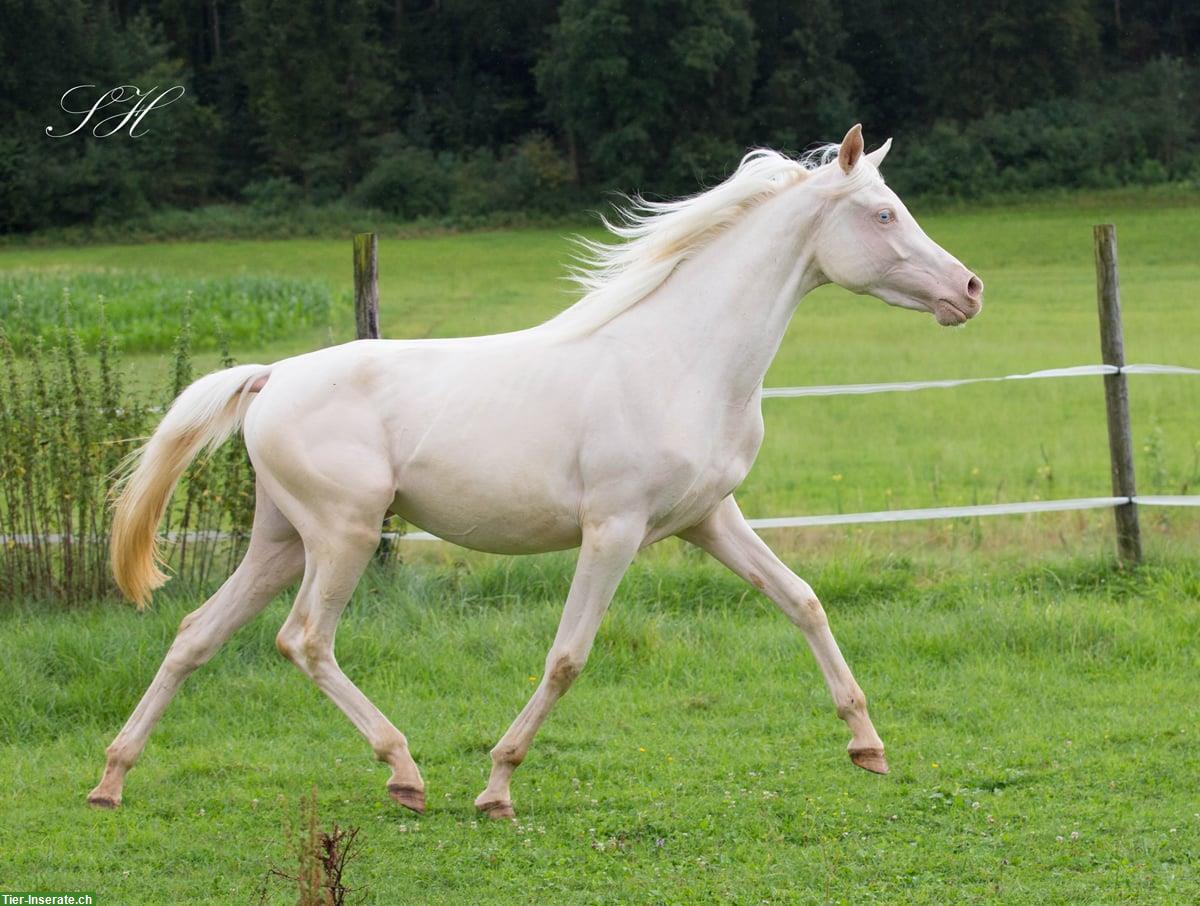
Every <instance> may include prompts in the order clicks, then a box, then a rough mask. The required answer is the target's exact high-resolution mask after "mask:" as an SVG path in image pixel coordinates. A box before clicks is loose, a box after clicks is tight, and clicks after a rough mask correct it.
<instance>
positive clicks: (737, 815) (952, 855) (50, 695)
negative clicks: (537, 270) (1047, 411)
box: [0, 543, 1200, 906]
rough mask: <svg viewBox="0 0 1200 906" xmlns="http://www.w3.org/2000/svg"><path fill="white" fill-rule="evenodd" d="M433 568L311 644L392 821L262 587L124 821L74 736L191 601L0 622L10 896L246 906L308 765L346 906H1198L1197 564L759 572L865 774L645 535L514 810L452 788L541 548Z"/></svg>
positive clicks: (539, 573)
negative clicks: (374, 717)
mask: <svg viewBox="0 0 1200 906" xmlns="http://www.w3.org/2000/svg"><path fill="white" fill-rule="evenodd" d="M875 550H876V551H878V550H880V549H879V548H876V549H875ZM429 557H430V558H431V559H430V561H429V562H416V563H410V564H408V565H406V567H405V568H404V569H402V570H399V571H396V570H386V571H378V572H372V573H370V574H369V575H368V577H367V579H366V580H365V581H364V583H363V584H362V586H361V587H360V589H359V591H358V592H357V594H356V595H355V597H354V600H353V601H352V602H351V604H350V607H349V610H348V612H347V614H346V616H345V618H344V619H343V621H342V625H341V629H340V631H339V634H338V659H339V661H340V663H341V664H342V665H343V666H344V667H345V669H346V670H347V671H348V672H349V674H350V676H351V678H352V679H354V681H355V682H357V683H359V684H360V685H361V687H362V688H363V690H364V691H365V692H366V694H367V695H369V696H370V697H371V698H372V699H373V700H374V701H375V702H377V703H378V704H379V705H380V706H381V707H382V708H383V709H384V711H385V712H386V713H388V715H389V716H390V717H391V718H392V719H393V720H394V721H395V723H396V724H397V726H399V727H400V728H402V729H403V730H404V732H405V733H406V734H407V735H408V738H409V740H410V744H411V746H412V750H413V753H414V755H415V757H416V759H417V761H418V763H419V764H420V766H421V769H422V772H423V774H424V777H425V780H426V783H427V785H428V796H429V803H430V805H429V810H428V812H427V814H426V815H425V816H424V817H422V818H418V817H416V816H414V815H413V814H412V813H410V812H406V811H404V810H402V809H400V808H399V807H398V806H396V805H395V804H394V803H393V802H391V800H390V799H389V798H388V797H387V794H386V792H385V791H384V784H385V782H386V779H387V771H386V770H385V769H384V768H383V767H382V766H381V765H379V764H378V763H376V762H375V761H374V760H373V758H372V755H371V753H370V751H369V749H368V748H367V746H366V744H365V743H364V742H363V741H362V739H361V738H360V737H359V736H358V734H357V732H356V731H355V730H354V729H353V727H352V726H351V725H350V723H349V722H348V721H347V720H346V719H345V718H344V717H343V716H342V715H341V714H340V713H339V712H338V711H337V710H336V709H335V708H334V707H333V706H332V705H331V704H330V703H329V702H328V701H327V700H325V699H324V697H323V696H322V695H321V694H320V693H319V692H318V691H317V690H316V688H315V687H314V686H313V685H312V683H311V682H309V681H308V680H307V679H306V678H304V677H303V676H302V675H301V674H300V673H299V672H298V671H296V670H295V668H294V667H292V666H291V665H290V664H288V663H287V662H286V661H284V660H283V659H282V658H280V657H279V655H278V653H277V652H276V651H275V646H274V644H273V639H274V635H275V632H276V631H277V629H278V627H279V625H280V623H281V622H282V620H283V617H284V614H285V613H286V609H287V607H288V605H289V602H288V600H286V597H285V598H284V599H281V600H279V601H276V602H275V603H274V604H273V605H272V606H271V607H270V608H269V609H268V610H267V612H266V614H265V615H264V616H262V617H260V618H259V619H258V620H256V621H255V622H254V623H252V624H251V625H250V626H249V627H247V628H246V629H245V630H243V631H242V632H241V633H240V634H239V635H238V636H236V637H235V638H234V640H233V641H232V642H230V643H229V644H228V645H227V646H226V647H225V649H224V650H222V651H221V652H220V653H219V654H218V655H217V656H216V658H215V659H214V660H213V661H212V662H210V663H209V664H208V665H206V666H205V667H204V668H202V670H201V671H200V672H198V673H197V674H196V675H195V676H194V677H193V678H192V679H191V680H189V682H188V685H187V686H186V688H185V689H184V690H183V692H182V693H181V694H180V695H179V696H178V698H177V699H176V700H175V702H174V704H173V705H172V706H171V708H170V710H169V711H168V712H167V715H166V717H165V718H164V720H163V721H162V723H161V725H160V726H159V728H158V729H157V730H156V732H155V734H154V735H153V737H152V738H151V740H150V743H149V746H148V747H147V749H146V752H145V754H144V756H143V758H142V760H141V761H140V762H139V764H138V766H137V767H136V768H135V769H134V771H133V772H132V773H131V774H130V777H129V782H128V784H127V786H126V790H125V801H124V804H123V805H122V807H121V809H120V810H119V811H117V812H97V811H94V810H91V809H88V808H87V807H86V805H85V804H84V798H85V796H86V794H87V791H88V789H90V787H91V786H92V784H94V783H95V781H96V778H97V777H98V774H99V770H100V767H101V766H102V762H103V749H104V746H105V745H106V744H107V742H108V740H109V739H110V737H111V736H112V734H113V733H114V731H115V730H116V728H117V727H118V726H119V725H120V724H121V722H122V721H123V720H124V719H125V717H126V715H127V714H128V712H129V710H130V708H132V706H133V704H134V703H135V701H136V700H137V697H138V696H139V695H140V694H141V692H142V690H143V689H144V687H145V686H146V684H147V683H148V682H149V680H150V678H151V676H152V675H153V673H154V671H155V670H156V669H157V666H158V662H159V660H160V658H161V656H162V653H163V651H164V650H165V648H166V645H167V644H168V642H169V640H170V639H171V637H172V635H173V634H174V631H175V629H176V627H177V625H178V623H179V620H180V618H181V617H182V616H183V615H184V613H185V612H186V611H188V610H190V609H191V608H192V607H194V606H195V603H196V602H195V599H194V598H191V597H187V596H184V597H180V596H178V595H174V594H172V593H170V592H168V593H167V594H165V595H161V596H160V597H159V599H158V600H157V601H156V603H155V606H154V608H153V609H152V610H151V611H149V612H148V613H146V614H144V615H137V614H135V613H133V612H132V611H131V610H129V609H122V608H113V607H107V606H100V605H95V606H89V607H85V608H82V609H76V610H73V611H69V612H64V611H62V610H60V609H56V608H47V607H43V606H40V605H36V604H32V603H31V604H27V605H25V606H22V607H18V608H12V607H9V608H7V609H6V610H5V612H4V614H3V616H2V617H0V659H3V661H4V663H5V664H6V665H7V666H6V669H5V670H4V671H3V672H0V738H2V739H3V742H2V743H0V755H2V757H0V814H2V815H3V816H4V825H5V827H6V837H5V845H4V848H3V852H2V853H0V873H2V874H3V876H4V878H5V879H6V883H9V884H14V885H19V886H21V887H25V888H30V889H88V890H93V891H96V892H97V893H98V894H99V895H100V896H101V900H100V902H110V903H118V902H122V903H123V902H138V903H145V904H157V903H164V904H165V903H178V902H197V901H201V900H210V901H213V902H222V903H248V902H255V901H256V897H257V892H258V890H259V889H260V887H261V885H262V882H263V879H264V875H265V874H266V872H267V871H268V869H269V868H271V867H273V866H276V865H284V866H286V865H289V864H294V857H293V856H291V848H290V845H289V843H288V840H287V837H286V836H285V834H284V833H283V832H282V830H281V829H282V827H283V826H284V825H288V824H292V823H293V822H294V815H295V812H296V802H297V800H298V799H299V798H300V797H302V796H304V795H306V794H308V792H309V791H310V789H311V787H312V786H313V785H314V784H315V785H316V786H317V788H318V797H319V803H320V813H321V816H322V821H323V822H324V825H323V826H327V825H328V823H329V822H336V823H337V824H338V825H340V826H342V827H359V828H360V829H361V831H360V834H359V837H358V841H357V847H356V848H357V851H358V852H359V856H358V857H357V859H356V860H355V861H354V862H352V863H351V864H350V866H349V867H348V868H347V871H346V875H345V882H346V884H347V885H349V886H351V887H361V888H365V891H364V899H363V900H362V902H366V903H379V904H384V903H429V904H443V903H444V904H458V903H463V902H475V903H498V904H499V903H545V902H556V903H613V904H616V903H629V902H655V903H679V904H693V903H718V902H719V903H731V902H732V903H762V902H767V903H780V904H783V903H788V904H791V903H848V902H855V903H864V902H866V903H898V902H904V903H928V904H943V903H946V902H985V901H987V902H992V901H995V902H1004V903H1028V904H1038V906H1041V904H1073V903H1081V902H1087V903H1122V904H1128V903H1163V904H1178V903H1187V902H1194V901H1195V900H1196V899H1197V898H1200V814H1198V804H1197V801H1196V797H1195V778H1196V776H1197V774H1198V772H1200V755H1198V753H1200V747H1198V746H1197V739H1196V735H1197V727H1198V726H1200V710H1198V705H1197V698H1196V695H1195V692H1196V681H1195V677H1196V676H1197V671H1198V670H1200V661H1198V660H1197V652H1196V648H1195V645H1194V640H1195V639H1196V638H1197V637H1200V584H1198V581H1197V576H1198V575H1200V572H1198V568H1200V562H1197V560H1196V558H1195V552H1194V550H1193V551H1192V552H1191V553H1190V554H1176V555H1175V556H1172V557H1170V558H1169V559H1166V560H1156V561H1155V562H1152V563H1150V564H1149V565H1147V566H1145V567H1143V568H1141V569H1139V570H1136V571H1133V572H1122V571H1119V570H1116V569H1115V568H1114V567H1113V566H1112V565H1111V560H1110V558H1108V557H1106V556H1105V557H1099V558H1093V557H1088V558H1077V559H1065V558H1063V557H1062V556H1061V555H1055V554H1052V555H1051V557H1050V558H1049V559H1044V558H1043V556H1042V555H1041V554H1039V553H1036V552H1028V551H1027V552H1023V553H1021V554H1020V555H1019V557H1013V558H1010V559H997V558H994V557H993V558H982V557H973V558H970V559H964V558H960V557H943V558H938V557H931V556H928V555H924V556H922V558H921V559H920V560H916V559H911V558H906V557H893V556H888V555H886V554H882V553H878V552H870V551H868V550H860V551H857V552H856V551H854V550H847V549H846V548H845V547H843V549H842V554H841V555H840V556H838V557H836V558H828V559H826V560H825V561H824V562H823V563H820V564H813V563H810V562H806V561H800V560H797V559H796V558H794V557H792V558H789V559H791V560H792V562H793V563H794V565H795V566H796V567H797V568H799V569H801V570H802V571H803V572H804V574H805V575H806V576H807V577H808V578H809V579H810V580H811V581H812V582H813V584H814V585H815V586H816V587H817V588H818V589H819V590H820V591H821V594H822V596H823V598H824V601H825V605H826V608H827V610H828V611H829V614H830V619H831V621H832V625H833V628H834V631H835V632H836V634H837V636H838V639H839V641H840V643H841V646H842V649H843V651H844V652H845V654H846V656H847V658H848V659H849V661H850V663H851V665H852V667H853V668H854V670H855V672H856V675H857V677H858V679H859V682H860V683H861V684H862V685H863V687H864V688H865V690H866V691H867V694H868V696H869V697H870V700H871V710H872V715H873V717H874V720H875V723H876V725H877V726H878V728H879V730H880V733H881V734H882V736H883V738H884V740H885V742H886V743H887V745H888V755H889V760H890V762H891V765H892V773H891V774H890V775H888V776H887V777H878V776H874V775H869V774H867V773H865V772H863V771H860V770H858V769H856V768H854V767H853V766H852V765H851V764H850V762H849V759H847V758H846V755H845V752H844V747H845V744H846V741H847V738H848V737H847V734H846V732H845V729H844V727H843V726H842V724H841V722H840V721H838V720H837V718H836V716H835V715H834V713H833V708H832V706H831V705H830V703H829V699H828V693H827V692H826V691H825V688H824V686H823V683H822V681H821V677H820V673H819V672H818V670H817V669H816V667H815V665H814V663H813V661H812V658H811V656H810V654H809V653H808V651H807V649H806V646H805V644H804V641H803V638H802V636H801V635H800V634H799V633H798V632H797V631H796V630H795V629H794V628H793V627H792V626H791V624H790V623H788V622H787V620H786V619H784V618H783V617H782V616H781V615H780V614H779V613H778V612H777V611H776V610H775V609H774V607H773V606H772V605H770V604H769V602H767V601H766V600H765V599H764V598H762V597H761V596H759V595H758V594H757V593H756V592H754V591H753V590H752V589H750V588H748V587H747V586H745V585H744V584H742V583H740V582H739V581H738V580H736V579H734V578H733V577H732V576H731V575H729V574H727V573H726V572H724V571H723V570H722V569H721V568H720V567H718V566H716V565H715V564H713V563H711V562H709V561H706V560H704V559H702V558H701V557H699V556H696V555H694V554H690V553H688V552H686V551H685V550H684V549H683V548H682V546H679V545H676V544H674V543H671V544H669V545H667V546H665V547H662V548H658V549H655V550H652V551H650V552H649V553H648V554H646V555H644V556H643V557H642V558H641V559H640V560H639V562H638V563H637V564H635V566H634V568H633V569H632V571H631V572H630V574H629V575H628V576H627V577H626V579H625V581H624V582H623V584H622V586H621V589H620V590H619V592H618V594H617V597H616V600H615V601H614V603H613V605H612V609H611V611H610V613H609V615H608V617H607V618H606V621H605V624H604V626H603V627H602V629H601V631H600V635H599V638H598V640H597V643H596V646H595V649H594V651H593V653H592V657H591V660H590V662H589V664H588V667H587V670H586V671H585V672H584V675H583V676H582V677H581V678H580V680H579V681H578V682H577V683H576V684H575V686H574V687H573V688H572V690H571V693H570V694H569V695H568V696H567V697H566V698H565V699H563V701H562V702H561V703H560V704H559V706H558V708H557V709H556V711H555V713H554V715H553V717H552V718H551V719H550V721H549V722H548V723H547V724H546V726H545V727H544V728H543V730H542V732H541V734H540V735H539V738H538V741H537V744H536V745H535V746H534V747H533V749H532V751H531V753H530V755H529V757H528V758H527V759H526V761H525V763H524V765H523V766H522V767H521V769H520V770H519V771H518V773H517V775H516V777H515V779H514V787H513V790H514V797H515V801H516V806H517V809H518V815H519V818H518V820H517V822H516V823H512V824H510V823H507V822H503V823H493V822H488V821H487V820H480V819H479V816H478V815H477V813H476V812H475V809H474V807H473V806H472V799H473V797H474V796H475V795H476V794H477V793H478V792H479V791H480V790H481V789H482V788H483V785H484V783H485V781H486V777H487V770H488V766H489V764H490V762H489V759H488V756H487V752H488V749H489V748H490V747H491V746H492V745H493V744H494V742H495V740H496V739H497V738H498V737H499V735H500V733H501V732H503V729H504V728H505V727H506V726H507V724H508V722H509V721H511V720H512V718H513V717H514V716H515V715H516V713H517V711H518V710H519V709H520V708H521V706H522V704H523V703H524V701H525V699H526V698H527V697H528V695H529V694H530V692H531V691H532V689H533V685H534V683H535V682H536V680H537V677H538V674H539V673H540V672H541V665H542V663H543V659H544V656H545V651H546V648H547V646H548V644H549V641H550V639H551V638H552V636H553V633H554V626H555V623H556V621H557V619H558V614H559V611H560V609H561V602H562V596H563V593H564V591H565V588H566V585H567V582H568V579H569V576H570V571H571V565H572V559H571V557H570V556H568V555H551V556H545V557H536V558H526V559H519V560H517V559H512V560H500V559H492V558H483V557H473V556H469V555H461V554H450V553H447V554H445V555H442V554H433V553H432V552H431V553H430V554H429ZM423 559H424V558H422V560H423ZM270 890H271V892H270V899H269V900H268V902H272V903H285V902H295V895H294V893H292V894H289V893H288V890H287V888H286V886H284V885H272V886H271V888H270Z"/></svg>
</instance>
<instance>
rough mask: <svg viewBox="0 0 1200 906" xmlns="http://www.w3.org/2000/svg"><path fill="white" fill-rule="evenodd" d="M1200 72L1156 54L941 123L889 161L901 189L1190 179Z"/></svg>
mask: <svg viewBox="0 0 1200 906" xmlns="http://www.w3.org/2000/svg"><path fill="white" fill-rule="evenodd" d="M1198 135H1200V75H1198V74H1197V70H1196V69H1194V68H1190V67H1188V66H1186V65H1185V64H1183V63H1182V62H1181V61H1179V60H1173V59H1169V58H1164V59H1160V60H1157V61H1155V62H1153V63H1150V64H1148V65H1147V66H1145V67H1144V68H1143V69H1141V70H1139V71H1138V72H1134V73H1126V74H1123V75H1119V76H1114V77H1112V78H1109V79H1107V80H1105V81H1102V82H1100V83H1098V84H1097V85H1096V86H1094V87H1093V89H1092V90H1091V92H1090V93H1089V94H1087V95H1085V96H1084V97H1081V98H1077V99H1053V100H1049V101H1045V102H1043V103H1041V104H1038V105H1035V106H1032V107H1027V108H1024V109H1021V110H1014V111H1012V112H1010V113H1004V114H993V115H990V116H985V117H982V118H980V119H978V120H974V121H972V122H970V123H967V124H965V125H962V124H957V123H949V122H943V123H939V124H937V125H936V126H935V127H934V128H933V129H931V130H930V131H929V132H928V133H927V134H925V135H922V136H914V137H912V138H909V139H906V140H905V145H904V153H903V154H901V155H897V157H896V158H895V160H894V162H889V165H888V176H889V180H890V181H891V182H892V183H893V184H894V185H895V186H896V187H897V189H898V190H900V191H901V192H908V193H915V194H930V195H964V196H978V195H984V194H1004V193H1028V192H1037V191H1042V190H1045V189H1051V188H1108V187H1113V186H1120V185H1136V184H1147V183H1159V182H1168V181H1177V180H1186V179H1194V178H1195V177H1196V174H1197V172H1200V156H1198V155H1197V154H1196V153H1195V152H1194V151H1193V150H1192V148H1194V145H1195V139H1196V137H1197V136H1198Z"/></svg>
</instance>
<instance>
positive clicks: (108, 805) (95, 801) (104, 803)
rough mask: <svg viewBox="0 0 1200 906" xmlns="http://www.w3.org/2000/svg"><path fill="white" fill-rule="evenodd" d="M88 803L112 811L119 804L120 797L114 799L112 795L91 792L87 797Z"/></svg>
mask: <svg viewBox="0 0 1200 906" xmlns="http://www.w3.org/2000/svg"><path fill="white" fill-rule="evenodd" d="M87 801H88V805H90V806H91V807H92V808H103V809H108V810H109V811H112V810H113V809H115V808H116V807H117V806H119V805H120V804H121V800H120V799H114V798H113V797H112V796H105V795H103V794H96V793H92V794H90V795H89V796H88V798H87Z"/></svg>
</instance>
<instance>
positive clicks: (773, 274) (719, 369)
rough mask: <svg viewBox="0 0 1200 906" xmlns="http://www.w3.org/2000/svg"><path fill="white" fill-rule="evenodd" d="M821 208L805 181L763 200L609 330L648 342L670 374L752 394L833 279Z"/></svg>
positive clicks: (736, 394)
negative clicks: (799, 315)
mask: <svg viewBox="0 0 1200 906" xmlns="http://www.w3.org/2000/svg"><path fill="white" fill-rule="evenodd" d="M819 210H820V200H819V199H818V198H816V197H815V196H814V195H813V193H812V192H811V191H808V190H807V187H806V186H804V185H803V184H801V185H799V186H794V187H792V188H790V189H787V190H785V191H783V192H781V193H780V194H779V195H777V196H775V197H774V198H771V199H768V200H767V201H764V202H762V203H761V204H760V205H758V206H757V207H756V208H754V209H752V210H751V211H749V212H747V214H746V215H745V216H744V217H743V218H742V219H741V220H740V221H739V222H738V223H737V224H735V225H734V226H732V227H730V228H729V229H728V230H726V231H725V232H723V233H722V234H720V235H719V236H717V237H716V238H715V239H713V240H712V241H711V242H709V243H708V244H707V245H706V246H705V247H704V248H703V249H702V250H701V251H700V252H698V253H697V254H696V256H695V257H694V258H691V259H688V260H687V261H685V262H684V263H683V264H681V265H680V266H679V267H678V268H677V269H676V271H675V272H674V273H673V274H672V275H671V276H670V278H668V279H667V281H666V282H664V283H663V284H662V286H660V287H659V288H658V289H656V290H655V291H654V292H653V293H651V294H650V295H649V296H647V297H646V298H645V299H643V300H642V301H641V302H639V303H638V304H636V305H634V306H632V307H631V308H629V309H628V310H626V311H625V312H623V313H622V314H621V315H619V316H617V317H616V318H614V319H613V320H612V321H610V322H609V323H608V324H606V325H605V326H604V328H603V332H604V333H605V334H606V335H607V336H611V337H617V338H620V339H622V340H624V341H627V342H632V343H639V344H642V345H646V346H647V347H648V348H649V350H650V351H651V352H650V354H652V355H653V356H654V357H655V360H656V361H658V362H660V363H661V367H662V368H663V369H664V370H665V372H666V373H664V377H668V378H669V379H673V380H687V381H691V382H704V383H710V382H715V383H716V384H717V385H718V388H717V389H718V392H719V393H721V394H722V395H723V396H725V398H726V399H727V400H728V401H730V402H734V403H736V402H741V401H746V400H748V399H750V398H751V397H752V396H753V395H754V394H755V393H756V392H757V391H758V390H759V388H761V387H762V382H763V378H764V377H765V376H766V373H767V368H769V367H770V365H771V361H772V360H773V359H774V358H775V354H776V352H777V351H778V350H779V345H780V343H781V342H782V341H783V335H784V332H785V331H786V330H787V326H788V322H789V321H790V319H791V317H792V313H793V312H794V311H795V309H796V305H797V304H798V303H799V301H800V299H801V297H802V296H804V295H805V294H806V293H807V292H809V291H810V290H812V289H813V288H815V287H816V286H818V285H820V284H821V283H822V282H824V280H823V278H822V277H821V275H820V272H819V269H818V267H817V265H816V263H815V254H814V249H813V239H814V233H815V229H814V228H815V224H816V220H817V215H818V212H819Z"/></svg>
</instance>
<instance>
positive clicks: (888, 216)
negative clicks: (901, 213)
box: [875, 208, 896, 223]
mask: <svg viewBox="0 0 1200 906" xmlns="http://www.w3.org/2000/svg"><path fill="white" fill-rule="evenodd" d="M895 217H896V215H895V214H893V213H892V212H891V211H889V210H888V209H887V208H884V209H883V210H882V211H880V212H879V213H878V214H876V215H875V219H876V220H878V221H879V222H880V223H891V222H892V221H893V220H894V219H895Z"/></svg>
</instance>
